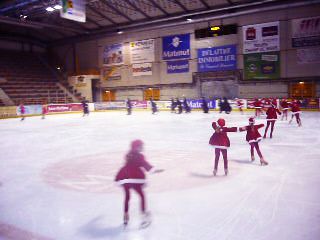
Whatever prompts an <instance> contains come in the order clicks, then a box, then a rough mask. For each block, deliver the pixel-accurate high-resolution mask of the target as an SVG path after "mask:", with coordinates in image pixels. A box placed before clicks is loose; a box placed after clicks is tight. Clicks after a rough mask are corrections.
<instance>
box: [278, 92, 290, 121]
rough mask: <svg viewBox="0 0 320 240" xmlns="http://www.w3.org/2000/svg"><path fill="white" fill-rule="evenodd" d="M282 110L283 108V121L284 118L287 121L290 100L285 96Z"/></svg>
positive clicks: (281, 104) (281, 103)
mask: <svg viewBox="0 0 320 240" xmlns="http://www.w3.org/2000/svg"><path fill="white" fill-rule="evenodd" d="M280 106H281V110H282V117H281V121H283V119H284V118H286V121H287V119H288V110H289V103H288V101H287V100H286V99H285V98H283V99H282V100H281V102H280Z"/></svg>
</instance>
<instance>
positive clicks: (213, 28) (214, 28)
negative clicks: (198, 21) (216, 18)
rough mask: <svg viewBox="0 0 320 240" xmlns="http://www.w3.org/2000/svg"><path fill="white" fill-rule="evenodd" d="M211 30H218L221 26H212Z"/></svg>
mask: <svg viewBox="0 0 320 240" xmlns="http://www.w3.org/2000/svg"><path fill="white" fill-rule="evenodd" d="M211 30H212V31H218V30H220V27H211Z"/></svg>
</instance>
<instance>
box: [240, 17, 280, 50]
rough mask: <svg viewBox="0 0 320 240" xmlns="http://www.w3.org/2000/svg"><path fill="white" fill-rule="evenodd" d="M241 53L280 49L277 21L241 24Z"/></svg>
mask: <svg viewBox="0 0 320 240" xmlns="http://www.w3.org/2000/svg"><path fill="white" fill-rule="evenodd" d="M242 30H243V53H244V54H248V53H259V52H272V51H280V28H279V22H270V23H262V24H255V25H248V26H243V27H242Z"/></svg>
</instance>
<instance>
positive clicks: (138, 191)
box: [123, 183, 145, 213]
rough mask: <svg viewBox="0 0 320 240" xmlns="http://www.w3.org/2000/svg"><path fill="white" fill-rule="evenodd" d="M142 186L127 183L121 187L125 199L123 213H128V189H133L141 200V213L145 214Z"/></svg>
mask: <svg viewBox="0 0 320 240" xmlns="http://www.w3.org/2000/svg"><path fill="white" fill-rule="evenodd" d="M142 187H143V186H142V184H135V183H127V184H124V185H123V189H124V193H125V199H124V212H125V213H128V211H129V201H130V189H133V190H134V191H136V192H137V193H138V195H139V196H140V200H141V205H140V207H141V212H142V213H144V212H145V197H144V193H143V189H142Z"/></svg>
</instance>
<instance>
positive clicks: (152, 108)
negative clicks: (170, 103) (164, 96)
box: [150, 98, 158, 114]
mask: <svg viewBox="0 0 320 240" xmlns="http://www.w3.org/2000/svg"><path fill="white" fill-rule="evenodd" d="M150 103H151V110H152V114H155V113H156V112H158V107H157V104H156V103H155V101H153V99H152V98H150Z"/></svg>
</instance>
